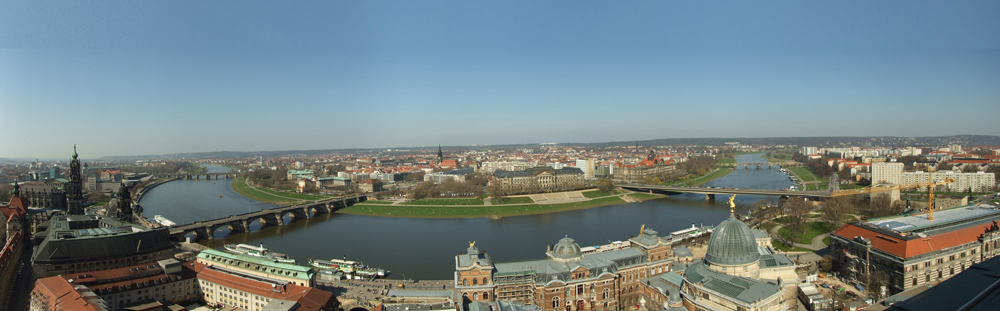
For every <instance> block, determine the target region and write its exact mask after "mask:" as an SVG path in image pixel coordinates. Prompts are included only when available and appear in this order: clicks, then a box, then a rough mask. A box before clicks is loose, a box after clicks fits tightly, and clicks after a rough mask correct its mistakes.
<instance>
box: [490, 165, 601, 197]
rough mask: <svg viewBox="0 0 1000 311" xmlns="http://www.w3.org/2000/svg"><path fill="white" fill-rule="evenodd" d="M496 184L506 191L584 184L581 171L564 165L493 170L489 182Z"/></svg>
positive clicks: (566, 188)
mask: <svg viewBox="0 0 1000 311" xmlns="http://www.w3.org/2000/svg"><path fill="white" fill-rule="evenodd" d="M494 183H496V184H498V185H499V186H500V188H501V189H502V190H503V191H505V192H507V193H532V192H544V191H557V190H572V189H580V188H583V187H584V186H586V182H585V181H584V174H583V171H582V170H580V169H578V168H572V167H564V168H561V169H555V168H552V167H548V166H539V167H534V168H531V169H527V170H523V171H504V170H497V171H494V172H493V177H492V179H491V180H490V184H491V185H492V184H494Z"/></svg>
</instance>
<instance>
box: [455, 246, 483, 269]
mask: <svg viewBox="0 0 1000 311" xmlns="http://www.w3.org/2000/svg"><path fill="white" fill-rule="evenodd" d="M473 262H476V263H478V264H479V265H480V266H489V265H490V258H489V257H487V255H486V254H484V253H480V252H479V248H478V247H474V246H472V247H469V248H468V249H467V250H466V253H465V254H461V255H458V266H459V267H468V266H471V265H472V263H473Z"/></svg>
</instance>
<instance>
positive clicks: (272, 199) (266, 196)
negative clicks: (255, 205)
mask: <svg viewBox="0 0 1000 311" xmlns="http://www.w3.org/2000/svg"><path fill="white" fill-rule="evenodd" d="M245 180H246V177H238V178H236V179H233V181H232V182H231V183H230V184H229V186H230V187H232V188H233V191H236V193H239V194H240V195H242V196H245V197H248V198H251V199H254V200H257V201H261V202H265V203H279V202H288V201H289V200H288V199H286V198H282V197H277V196H274V195H272V194H270V193H267V192H263V191H260V190H257V189H254V188H250V186H247V184H246V182H245Z"/></svg>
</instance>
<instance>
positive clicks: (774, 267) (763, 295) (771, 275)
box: [680, 200, 798, 311]
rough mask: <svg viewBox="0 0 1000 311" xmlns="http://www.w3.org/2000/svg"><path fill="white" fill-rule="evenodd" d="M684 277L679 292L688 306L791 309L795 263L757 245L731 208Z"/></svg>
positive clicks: (756, 310) (764, 310) (691, 308)
mask: <svg viewBox="0 0 1000 311" xmlns="http://www.w3.org/2000/svg"><path fill="white" fill-rule="evenodd" d="M730 206H731V207H732V206H733V205H732V200H730ZM762 253H763V254H762ZM683 277H684V278H683V283H682V286H681V289H680V294H681V298H682V300H683V303H684V307H685V308H686V309H687V310H689V311H695V310H741V311H779V310H788V309H794V308H795V303H796V302H795V300H794V293H795V291H794V290H793V289H794V288H795V286H796V284H797V283H798V276H797V275H796V273H795V265H794V264H792V261H791V259H789V258H788V256H786V255H780V254H770V253H768V252H766V251H763V250H762V249H760V248H759V247H758V245H757V241H756V238H755V237H754V234H753V231H752V230H751V229H750V227H749V226H747V224H745V223H743V222H742V221H740V220H739V219H736V217H735V216H734V215H733V214H732V213H730V215H729V219H726V220H725V221H723V222H722V223H720V224H719V225H718V226H716V227H715V229H714V231H713V232H712V236H711V238H710V239H709V242H708V252H707V253H706V254H705V258H704V259H703V260H701V261H700V262H695V263H694V264H692V265H690V266H688V268H687V269H686V270H684V275H683Z"/></svg>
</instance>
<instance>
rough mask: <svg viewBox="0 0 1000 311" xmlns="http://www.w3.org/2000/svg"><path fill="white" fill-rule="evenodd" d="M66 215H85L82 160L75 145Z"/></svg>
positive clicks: (71, 162)
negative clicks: (81, 174) (81, 171)
mask: <svg viewBox="0 0 1000 311" xmlns="http://www.w3.org/2000/svg"><path fill="white" fill-rule="evenodd" d="M66 200H67V202H66V214H69V215H83V201H84V200H83V177H81V176H80V159H78V158H77V154H76V144H73V160H71V161H70V162H69V183H67V184H66Z"/></svg>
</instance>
